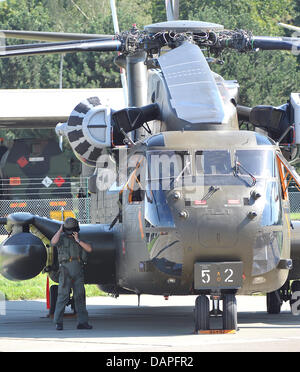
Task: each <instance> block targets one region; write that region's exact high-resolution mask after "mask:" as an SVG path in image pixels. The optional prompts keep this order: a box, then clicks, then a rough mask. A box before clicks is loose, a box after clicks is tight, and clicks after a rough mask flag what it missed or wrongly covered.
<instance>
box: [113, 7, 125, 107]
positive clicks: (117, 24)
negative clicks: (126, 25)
mask: <svg viewBox="0 0 300 372" xmlns="http://www.w3.org/2000/svg"><path fill="white" fill-rule="evenodd" d="M110 8H111V15H112V19H113V24H114V31H115V33H116V34H119V33H120V28H119V21H118V14H117V8H116V2H115V0H110ZM119 54H120V53H119ZM120 75H121V84H122V87H123V92H124V100H125V105H126V106H127V105H128V88H127V78H126V72H125V70H124V68H122V67H121V68H120Z"/></svg>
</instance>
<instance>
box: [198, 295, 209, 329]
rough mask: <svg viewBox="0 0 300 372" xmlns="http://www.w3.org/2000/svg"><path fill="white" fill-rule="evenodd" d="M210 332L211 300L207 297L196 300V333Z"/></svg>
mask: <svg viewBox="0 0 300 372" xmlns="http://www.w3.org/2000/svg"><path fill="white" fill-rule="evenodd" d="M207 330H209V299H208V298H207V297H206V296H205V295H201V296H198V297H197V298H196V308H195V331H196V332H198V331H207Z"/></svg>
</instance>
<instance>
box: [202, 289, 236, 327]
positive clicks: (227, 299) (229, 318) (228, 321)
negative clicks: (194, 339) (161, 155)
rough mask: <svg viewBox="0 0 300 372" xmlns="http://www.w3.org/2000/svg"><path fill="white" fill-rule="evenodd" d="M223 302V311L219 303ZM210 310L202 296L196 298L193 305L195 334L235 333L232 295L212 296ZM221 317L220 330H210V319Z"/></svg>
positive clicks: (233, 299) (234, 310)
mask: <svg viewBox="0 0 300 372" xmlns="http://www.w3.org/2000/svg"><path fill="white" fill-rule="evenodd" d="M221 300H222V301H223V310H222V311H221V310H220V301H221ZM211 301H212V310H211V311H209V299H208V297H207V296H206V295H204V294H202V295H200V296H198V297H197V298H196V303H195V333H225V332H228V331H236V330H237V329H238V326H237V302H236V296H235V294H233V293H228V294H222V295H221V294H212V295H211ZM218 316H222V329H215V330H211V329H210V323H211V322H210V319H211V317H218Z"/></svg>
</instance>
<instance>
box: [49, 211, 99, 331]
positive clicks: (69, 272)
mask: <svg viewBox="0 0 300 372" xmlns="http://www.w3.org/2000/svg"><path fill="white" fill-rule="evenodd" d="M62 232H63V233H62ZM78 232H79V224H78V221H77V220H76V219H75V218H72V217H70V218H67V219H66V221H65V222H64V224H63V225H62V226H61V227H60V229H59V230H58V231H57V232H56V234H55V235H54V236H53V238H52V239H51V244H52V245H54V246H56V247H57V251H58V261H59V287H58V297H57V302H56V307H55V313H54V322H55V323H56V329H57V330H58V331H61V330H62V329H63V315H64V310H65V306H66V304H67V303H68V301H69V294H70V289H71V288H73V293H74V300H75V309H76V312H77V319H78V325H77V329H91V328H93V327H92V326H91V325H89V324H88V312H87V310H86V303H85V289H84V276H83V268H82V263H83V260H84V254H86V253H85V252H91V251H92V247H91V245H90V244H88V243H85V242H83V241H82V240H81V239H80V237H79V235H78Z"/></svg>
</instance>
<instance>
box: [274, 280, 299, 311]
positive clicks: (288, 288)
mask: <svg viewBox="0 0 300 372" xmlns="http://www.w3.org/2000/svg"><path fill="white" fill-rule="evenodd" d="M287 301H289V303H290V306H291V312H292V314H293V315H300V280H294V281H293V282H292V283H291V284H290V281H289V280H287V281H286V283H285V284H284V285H283V286H282V287H281V288H279V289H277V290H276V291H274V292H271V293H267V312H268V313H269V314H280V311H281V306H282V304H283V302H287Z"/></svg>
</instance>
